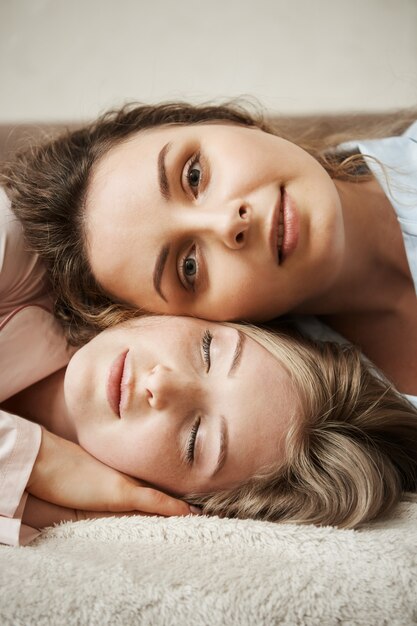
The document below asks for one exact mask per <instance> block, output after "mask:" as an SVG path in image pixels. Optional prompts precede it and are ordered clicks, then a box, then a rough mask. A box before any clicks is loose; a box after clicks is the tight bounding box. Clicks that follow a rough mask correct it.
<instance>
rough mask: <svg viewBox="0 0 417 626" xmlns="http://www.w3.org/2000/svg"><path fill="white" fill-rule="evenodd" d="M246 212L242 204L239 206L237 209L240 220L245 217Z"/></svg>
mask: <svg viewBox="0 0 417 626" xmlns="http://www.w3.org/2000/svg"><path fill="white" fill-rule="evenodd" d="M246 214H247V210H246V208H245V207H244V206H241V207H240V209H239V217H241V218H242V220H244V219H245V217H246Z"/></svg>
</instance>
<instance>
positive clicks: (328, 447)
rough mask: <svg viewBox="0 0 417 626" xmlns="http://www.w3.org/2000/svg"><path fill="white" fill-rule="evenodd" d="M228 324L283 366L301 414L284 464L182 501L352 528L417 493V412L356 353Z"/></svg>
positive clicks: (206, 508) (219, 510)
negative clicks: (228, 487)
mask: <svg viewBox="0 0 417 626" xmlns="http://www.w3.org/2000/svg"><path fill="white" fill-rule="evenodd" d="M228 325H231V326H235V327H236V328H239V330H241V331H242V332H244V333H246V334H247V335H248V336H249V337H251V338H252V339H254V340H255V341H256V342H258V343H259V344H261V345H262V346H263V347H264V348H266V349H267V350H268V351H269V352H270V353H271V354H272V355H273V356H274V357H275V358H277V359H278V360H279V361H280V362H281V363H282V364H283V365H284V366H286V368H287V370H288V371H289V374H290V376H291V379H292V382H293V385H294V388H295V390H296V392H297V393H298V395H299V398H300V401H301V407H302V408H301V410H300V413H301V414H300V415H296V416H294V419H293V421H292V424H291V425H290V428H289V431H288V433H287V437H286V442H285V453H284V454H283V460H282V462H281V463H278V464H276V465H275V466H274V467H269V468H264V470H261V471H260V472H259V473H258V475H256V476H253V477H252V478H250V479H249V480H247V481H246V482H244V483H243V484H240V485H237V486H235V487H233V488H230V489H226V490H222V491H217V492H212V493H205V494H203V493H200V494H195V493H194V494H188V495H186V496H185V499H186V500H187V501H188V502H190V503H192V504H197V505H198V506H200V507H202V510H203V513H204V514H210V515H220V516H225V517H238V518H242V519H244V518H253V519H261V520H268V521H271V522H292V523H301V524H316V525H332V526H338V527H340V528H356V527H357V526H359V525H360V524H363V523H366V522H370V521H372V520H374V519H376V518H379V517H383V516H388V515H389V514H390V513H391V512H393V511H394V509H395V506H396V505H397V503H398V502H399V500H400V499H401V497H402V494H403V493H404V492H407V491H410V492H415V491H417V410H416V409H415V408H414V407H413V406H412V405H411V404H410V403H409V402H408V400H406V399H405V398H404V397H403V396H401V395H400V394H398V392H397V391H396V390H395V389H394V387H393V385H392V384H391V383H390V382H389V381H388V380H387V379H386V378H385V377H384V376H383V375H382V374H381V373H380V372H378V371H377V370H375V369H374V367H373V366H372V365H371V364H370V363H369V362H368V361H366V360H364V358H363V357H362V356H361V354H360V351H359V349H358V348H356V347H355V346H352V345H347V344H344V345H340V344H336V343H332V342H314V341H311V340H309V339H306V338H304V337H301V336H300V337H298V336H297V337H291V336H289V335H288V334H287V333H282V332H279V333H276V332H271V331H269V330H266V329H265V328H260V327H256V326H249V325H246V326H245V325H240V324H239V325H236V324H232V323H230V324H228ZM259 419H262V417H261V416H260V418H259Z"/></svg>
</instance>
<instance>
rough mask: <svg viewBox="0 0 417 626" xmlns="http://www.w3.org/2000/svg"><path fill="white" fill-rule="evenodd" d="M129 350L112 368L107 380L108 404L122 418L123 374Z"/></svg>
mask: <svg viewBox="0 0 417 626" xmlns="http://www.w3.org/2000/svg"><path fill="white" fill-rule="evenodd" d="M128 352H129V350H124V351H123V352H122V353H121V354H119V355H118V356H117V357H116V358H115V359H114V361H113V362H112V364H111V366H110V372H109V376H108V379H107V385H106V391H107V400H108V403H109V405H110V407H111V409H112V410H113V412H114V413H115V415H117V417H120V399H121V393H122V381H123V373H124V369H125V362H126V356H127V354H128Z"/></svg>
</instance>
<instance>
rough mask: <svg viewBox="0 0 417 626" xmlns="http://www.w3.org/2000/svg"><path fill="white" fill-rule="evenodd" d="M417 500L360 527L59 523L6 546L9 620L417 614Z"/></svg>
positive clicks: (387, 619) (361, 620)
mask: <svg viewBox="0 0 417 626" xmlns="http://www.w3.org/2000/svg"><path fill="white" fill-rule="evenodd" d="M413 500H414V501H413ZM413 500H410V501H408V502H403V503H402V504H401V505H400V506H399V509H398V514H397V515H396V517H395V518H393V519H391V520H389V521H385V522H380V523H376V524H373V525H370V526H368V527H366V528H364V529H361V530H359V531H351V530H347V531H346V530H336V529H333V528H327V527H326V528H315V527H312V526H304V527H303V526H292V525H279V524H271V523H266V522H254V521H240V520H230V519H223V520H220V519H218V518H206V517H189V518H170V519H164V518H161V517H153V518H152V517H130V518H120V519H115V518H107V519H102V520H97V521H84V522H78V523H74V524H71V523H70V524H64V525H61V526H58V527H55V528H51V529H47V530H46V531H45V532H44V533H43V534H42V536H41V537H40V538H38V539H37V540H36V541H35V542H34V543H33V544H32V545H31V546H28V547H25V548H10V547H5V546H2V547H1V548H0V589H1V602H0V623H1V624H2V626H5V625H13V626H17V625H20V624H21V625H24V626H29V625H32V624H33V625H35V624H36V626H43V625H47V624H48V625H49V624H51V625H54V626H56V625H61V624H62V625H65V626H67V625H68V626H72V625H75V624H77V625H78V624H80V625H84V624H89V625H96V624H97V625H100V626H105V625H110V624H111V625H112V626H116V625H119V624H120V625H123V626H130V625H136V624H146V625H148V624H149V625H152V626H159V625H161V626H162V625H163V626H165V625H169V624H181V625H182V626H183V625H184V626H187V625H189V624H190V625H191V624H193V625H194V624H197V625H200V624H201V625H205V624H207V625H210V626H213V625H217V624H227V625H229V624H231V625H232V624H238V625H239V626H245V625H248V626H249V625H250V626H254V625H265V626H271V625H273V624H284V625H288V626H290V625H291V626H294V625H302V626H305V625H317V626H330V625H333V624H334V625H336V624H337V625H345V626H347V625H349V626H351V625H356V624H358V625H359V624H364V625H365V624H366V625H367V626H372V625H375V626H383V625H386V626H388V625H389V626H396V625H398V626H400V625H401V626H408V625H411V624H416V623H417V501H416V499H415V498H413Z"/></svg>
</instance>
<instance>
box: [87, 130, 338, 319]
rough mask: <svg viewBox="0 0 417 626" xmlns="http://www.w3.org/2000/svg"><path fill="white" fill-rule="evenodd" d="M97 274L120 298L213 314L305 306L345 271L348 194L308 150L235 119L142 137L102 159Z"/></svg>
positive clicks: (90, 199)
mask: <svg viewBox="0 0 417 626" xmlns="http://www.w3.org/2000/svg"><path fill="white" fill-rule="evenodd" d="M86 234H87V250H88V255H89V259H90V263H91V266H92V269H93V272H94V274H95V276H96V278H97V280H98V281H99V283H100V284H101V285H102V286H103V287H104V289H105V290H106V291H107V292H109V293H110V294H112V295H113V297H115V298H116V299H117V300H122V301H125V302H128V303H131V304H135V305H137V306H138V307H140V308H143V309H144V310H146V311H152V312H156V313H170V314H178V315H192V316H196V317H203V318H207V319H213V320H225V319H242V318H246V319H270V318H271V317H274V316H275V315H277V314H280V313H284V312H286V311H289V310H295V309H297V308H298V309H301V310H302V309H303V307H304V309H305V306H304V305H306V304H307V305H308V303H309V302H311V301H315V299H317V298H319V297H320V295H321V294H323V293H324V292H325V291H326V290H327V289H328V288H330V287H331V285H332V282H333V280H334V279H335V276H336V274H337V272H338V269H339V267H340V263H341V255H342V249H343V243H344V231H343V220H342V212H341V206H340V200H339V195H338V193H337V190H336V187H335V185H334V183H333V181H332V180H331V179H330V177H329V176H328V174H327V173H326V172H325V170H324V169H323V168H322V167H321V166H320V165H319V164H318V162H317V161H316V160H315V159H314V158H313V157H311V156H310V155H309V154H307V153H306V152H305V151H304V150H302V149H301V148H299V147H298V146H296V145H294V144H292V143H289V142H288V141H285V140H284V139H281V138H279V137H276V136H274V135H270V134H267V133H265V132H262V131H260V130H258V129H253V128H246V127H241V126H235V125H230V124H198V125H193V126H163V127H160V128H156V129H151V130H146V131H142V132H139V133H137V134H136V135H135V136H133V137H132V138H131V139H129V140H128V141H126V142H124V143H123V144H121V145H119V146H116V147H115V148H113V149H112V150H111V151H110V152H109V153H108V154H107V155H105V156H104V157H103V158H102V160H101V161H100V162H99V163H98V164H97V166H96V167H95V170H94V172H93V176H92V179H91V184H90V187H89V190H88V194H87V201H86Z"/></svg>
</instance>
